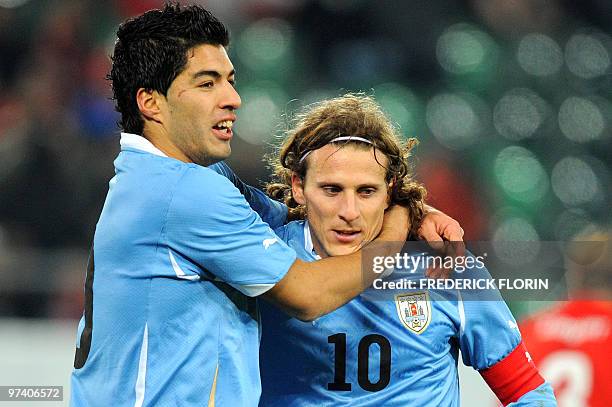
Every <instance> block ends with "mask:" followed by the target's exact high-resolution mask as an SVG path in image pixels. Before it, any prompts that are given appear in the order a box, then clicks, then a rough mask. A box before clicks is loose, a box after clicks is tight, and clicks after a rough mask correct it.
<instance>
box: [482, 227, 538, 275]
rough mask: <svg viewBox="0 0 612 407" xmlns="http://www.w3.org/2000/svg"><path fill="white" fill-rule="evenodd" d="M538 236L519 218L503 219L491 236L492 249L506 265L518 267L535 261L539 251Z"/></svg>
mask: <svg viewBox="0 0 612 407" xmlns="http://www.w3.org/2000/svg"><path fill="white" fill-rule="evenodd" d="M539 240H540V236H539V235H538V232H537V231H536V229H535V228H534V227H533V225H532V224H531V223H530V222H529V221H528V220H527V219H524V218H522V217H519V216H512V217H508V218H506V219H504V220H503V221H502V222H501V223H500V224H499V225H498V227H497V228H496V230H495V233H494V234H493V248H494V250H495V254H496V255H497V256H498V258H499V259H500V260H502V261H504V262H505V263H506V264H509V265H514V266H519V265H521V264H526V263H529V262H531V261H533V260H534V259H535V257H536V256H537V255H538V253H539V251H540V243H539Z"/></svg>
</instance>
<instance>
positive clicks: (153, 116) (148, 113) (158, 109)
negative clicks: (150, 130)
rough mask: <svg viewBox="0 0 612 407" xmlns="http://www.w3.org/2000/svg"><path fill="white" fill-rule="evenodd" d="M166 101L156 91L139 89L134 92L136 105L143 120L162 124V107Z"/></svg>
mask: <svg viewBox="0 0 612 407" xmlns="http://www.w3.org/2000/svg"><path fill="white" fill-rule="evenodd" d="M165 101H166V99H165V98H164V97H163V95H161V94H160V93H159V92H158V91H156V90H151V89H145V88H140V89H138V90H137V91H136V103H137V104H138V109H139V110H140V113H142V115H143V116H144V117H145V119H149V120H153V121H156V122H158V123H162V122H163V114H162V112H163V105H164V103H165Z"/></svg>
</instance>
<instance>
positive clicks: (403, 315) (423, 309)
mask: <svg viewBox="0 0 612 407" xmlns="http://www.w3.org/2000/svg"><path fill="white" fill-rule="evenodd" d="M395 306H396V308H397V315H398V316H399V319H400V321H402V323H403V324H404V326H405V327H406V328H408V330H410V331H412V332H414V333H415V334H419V335H420V334H422V333H423V332H425V330H426V329H427V327H428V326H429V322H430V321H431V303H430V301H429V294H428V293H427V292H420V293H413V294H399V295H396V296H395Z"/></svg>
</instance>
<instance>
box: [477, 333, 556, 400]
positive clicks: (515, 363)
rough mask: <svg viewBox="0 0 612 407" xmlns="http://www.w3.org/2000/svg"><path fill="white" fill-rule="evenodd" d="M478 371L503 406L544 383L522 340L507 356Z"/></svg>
mask: <svg viewBox="0 0 612 407" xmlns="http://www.w3.org/2000/svg"><path fill="white" fill-rule="evenodd" d="M479 373H480V375H481V376H482V378H483V379H484V380H485V382H487V384H488V385H489V387H490V388H491V390H493V392H494V393H495V395H496V396H497V398H498V399H499V400H500V401H501V402H502V404H503V405H504V406H506V405H508V404H510V403H513V402H515V401H518V399H519V398H521V397H522V396H523V395H524V394H526V393H528V392H530V391H531V390H533V389H535V388H537V387H538V386H540V385H542V384H543V383H544V379H543V378H542V376H540V373H539V372H538V369H537V368H536V366H535V364H534V363H533V360H531V356H529V353H528V352H527V348H526V347H525V345H524V344H523V342H522V341H521V343H519V344H518V346H517V347H516V348H514V350H513V351H512V352H510V354H509V355H508V356H506V357H505V358H503V359H502V360H500V361H499V362H497V363H496V364H494V365H493V366H491V367H489V368H487V369H483V370H480V371H479Z"/></svg>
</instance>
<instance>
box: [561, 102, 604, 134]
mask: <svg viewBox="0 0 612 407" xmlns="http://www.w3.org/2000/svg"><path fill="white" fill-rule="evenodd" d="M559 127H560V128H561V131H562V132H563V134H564V135H565V137H567V138H568V139H570V140H573V141H577V142H579V143H585V142H589V141H592V140H596V139H599V138H600V137H601V136H602V135H603V133H604V130H605V128H606V121H605V118H604V116H603V114H602V112H601V110H600V109H599V107H598V106H597V105H596V104H595V103H594V102H592V101H590V100H589V99H586V98H581V97H576V96H572V97H569V98H567V99H566V100H565V101H564V102H563V103H562V104H561V107H560V108H559Z"/></svg>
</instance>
